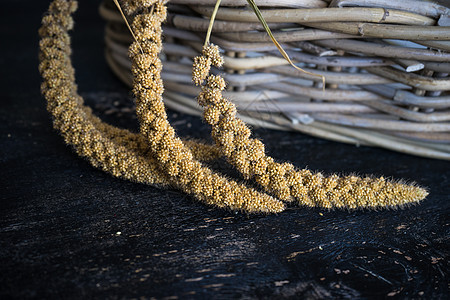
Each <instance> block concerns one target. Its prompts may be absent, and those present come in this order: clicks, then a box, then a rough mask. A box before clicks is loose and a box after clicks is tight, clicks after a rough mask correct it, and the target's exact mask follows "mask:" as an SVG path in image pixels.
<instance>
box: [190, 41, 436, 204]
mask: <svg viewBox="0 0 450 300" xmlns="http://www.w3.org/2000/svg"><path fill="white" fill-rule="evenodd" d="M222 63H223V58H222V57H221V56H220V53H219V49H218V47H217V46H214V45H207V46H205V47H204V48H203V53H202V56H199V57H196V58H195V59H194V65H193V71H192V81H193V82H194V83H195V84H196V85H202V92H201V93H200V95H199V97H198V102H199V104H200V105H201V106H203V107H204V119H205V120H206V122H207V123H208V124H210V125H211V126H212V133H211V134H212V137H213V139H214V141H215V142H216V145H217V146H218V147H219V149H220V151H221V152H222V154H223V155H224V156H225V157H226V158H227V159H228V161H229V162H230V163H231V164H232V165H233V166H234V167H236V169H237V170H239V172H241V174H242V175H243V176H244V177H245V178H248V179H250V178H254V179H255V180H256V182H257V183H258V184H259V185H260V186H261V187H263V188H264V189H265V190H266V191H267V192H270V193H271V194H274V195H275V196H276V197H278V198H279V199H282V200H285V201H290V200H294V199H295V200H296V201H297V202H298V203H299V204H301V205H306V206H318V207H326V208H335V207H337V208H340V207H344V208H365V207H372V208H375V207H393V206H402V205H405V204H409V203H414V202H418V201H420V200H422V199H424V198H425V197H426V196H427V195H428V192H427V191H426V190H425V189H423V188H420V187H417V186H414V185H407V184H403V183H400V182H392V181H387V180H385V179H384V178H383V177H381V178H372V177H365V178H361V177H357V176H353V175H350V176H344V177H339V176H337V175H331V176H329V177H324V176H323V175H322V174H321V173H312V172H311V171H309V170H307V169H303V170H297V169H295V167H294V166H293V165H292V164H289V163H277V162H275V161H274V159H273V158H271V157H270V156H267V155H266V154H265V150H264V144H263V143H262V142H261V141H259V140H257V139H252V138H250V135H251V131H250V129H249V128H248V127H247V126H246V124H245V123H244V122H243V121H242V120H240V119H239V118H237V117H236V107H235V105H234V104H233V103H232V102H231V101H229V100H227V99H225V98H224V97H223V96H222V91H223V90H224V89H225V85H226V84H225V81H224V79H223V78H222V77H221V76H215V75H210V74H209V71H210V68H211V65H214V66H216V67H220V66H221V65H222Z"/></svg>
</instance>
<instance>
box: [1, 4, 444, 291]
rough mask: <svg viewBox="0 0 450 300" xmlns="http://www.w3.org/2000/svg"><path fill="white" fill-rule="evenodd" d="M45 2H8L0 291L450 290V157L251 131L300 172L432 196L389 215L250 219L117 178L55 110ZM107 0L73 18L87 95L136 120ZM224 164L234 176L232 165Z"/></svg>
mask: <svg viewBox="0 0 450 300" xmlns="http://www.w3.org/2000/svg"><path fill="white" fill-rule="evenodd" d="M48 4H49V1H20V0H4V1H2V5H1V13H0V14H1V18H0V22H1V26H0V30H1V39H2V46H1V48H0V49H1V50H0V51H1V55H0V64H1V70H2V78H1V81H0V91H1V95H2V97H1V100H0V101H1V102H0V103H1V110H0V129H1V131H0V133H1V135H0V146H1V147H0V150H1V152H0V153H1V157H0V178H1V184H0V189H1V190H0V192H1V194H0V195H1V207H0V298H105V297H107V298H122V297H124V298H133V297H141V296H145V297H148V298H151V297H156V298H168V299H174V298H176V297H178V298H181V299H189V298H196V299H203V298H204V299H211V298H215V299H221V298H271V299H272V298H275V299H277V298H313V299H315V298H331V297H335V298H345V297H348V298H353V299H356V298H385V297H386V298H390V297H393V298H424V299H430V298H435V299H436V298H445V296H446V295H448V294H447V292H448V267H449V266H448V253H449V240H448V237H449V222H450V221H449V218H448V216H449V192H450V188H449V186H450V178H449V177H450V168H449V167H450V164H449V162H447V161H439V160H432V159H425V158H419V157H413V156H410V155H405V154H400V153H395V152H390V151H387V150H383V149H376V148H370V147H355V146H352V145H345V144H339V143H334V142H330V141H325V140H321V139H317V138H313V137H309V136H305V135H302V134H299V133H290V132H276V131H271V130H267V129H255V130H254V132H255V135H256V136H258V137H260V138H261V139H262V140H263V141H264V142H265V144H266V149H267V151H268V152H269V153H270V154H271V155H272V156H274V157H275V158H277V159H280V160H287V161H290V162H292V163H294V164H295V165H297V166H298V167H306V166H307V167H309V168H311V169H313V170H321V171H323V172H324V173H333V172H337V173H350V172H356V173H358V174H375V175H384V176H387V177H393V178H403V179H406V180H408V181H414V182H417V183H418V184H420V185H422V186H425V187H427V188H429V190H430V195H429V196H428V198H427V199H426V200H425V201H423V202H422V203H421V204H420V205H416V206H413V207H409V208H406V209H399V210H382V211H367V210H360V211H351V212H349V211H343V210H335V211H327V210H320V209H306V208H298V207H291V208H289V209H288V210H287V211H285V212H283V213H280V214H278V215H268V216H266V215H246V214H243V213H235V212H230V211H227V210H220V209H215V208H211V207H208V206H205V205H203V204H201V203H198V202H197V201H195V199H193V198H191V197H189V196H186V195H184V194H182V193H180V192H178V191H175V190H161V189H158V188H154V187H151V186H145V185H142V184H135V183H131V182H127V181H123V180H119V179H116V178H113V177H111V176H110V175H108V174H105V173H102V172H101V171H98V170H96V169H94V168H93V167H91V166H90V165H89V164H88V163H87V162H86V161H85V160H83V159H82V158H79V157H78V156H77V155H76V154H75V153H74V152H73V151H72V150H71V148H70V147H68V146H66V145H65V144H64V142H63V140H62V138H61V137H60V136H59V135H58V134H57V132H55V131H54V130H53V129H52V125H51V118H50V117H49V115H48V113H47V112H46V111H45V105H46V104H45V100H44V99H43V98H42V97H41V96H40V92H39V84H40V78H39V73H38V70H37V65H38V59H37V53H38V36H37V30H38V27H39V26H40V18H41V17H42V15H43V13H44V12H45V10H46V8H47V6H48ZM99 4H100V2H99V1H80V5H79V6H80V7H79V10H78V12H77V13H76V14H75V21H76V27H75V30H74V32H73V49H74V54H73V60H74V65H75V67H76V70H77V81H78V84H79V91H80V93H81V95H82V96H83V97H84V98H85V100H86V102H87V103H88V104H90V105H91V106H92V107H93V108H94V110H95V111H96V112H97V113H98V114H99V115H101V116H102V117H104V119H105V120H107V121H109V122H111V123H114V124H116V125H119V126H122V127H128V128H132V129H133V128H134V129H135V128H136V119H135V118H134V117H133V113H131V112H129V111H128V110H127V107H129V106H131V100H129V99H130V97H129V91H128V89H127V88H126V87H125V86H124V85H123V84H122V83H121V82H119V81H118V80H117V79H116V78H115V77H114V75H113V74H112V73H111V72H110V70H109V68H108V67H107V65H106V63H105V60H104V56H103V51H104V45H103V26H104V24H103V21H102V20H101V18H100V17H99V15H98V12H97V9H98V6H99ZM124 108H125V109H124ZM169 116H170V119H171V122H172V123H173V124H174V126H175V127H176V129H177V132H178V133H179V134H180V135H182V136H189V137H196V138H202V139H205V140H208V139H209V128H208V126H207V125H205V124H204V123H203V122H202V121H201V120H200V119H198V118H195V117H191V116H187V115H183V114H180V113H176V112H174V111H169ZM215 167H216V168H218V169H220V170H222V171H224V172H226V173H228V174H230V175H235V173H234V172H233V171H232V170H231V168H230V167H229V166H228V165H227V164H226V163H224V162H223V161H221V162H218V163H217V164H215Z"/></svg>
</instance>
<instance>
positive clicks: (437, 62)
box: [100, 0, 450, 159]
mask: <svg viewBox="0 0 450 300" xmlns="http://www.w3.org/2000/svg"><path fill="white" fill-rule="evenodd" d="M215 2H216V1H215V0H201V1H189V0H174V1H170V2H169V5H168V7H169V16H168V20H167V22H166V23H165V26H164V28H163V29H164V50H163V52H164V54H163V60H164V61H163V64H164V70H163V74H162V77H163V80H164V85H165V90H166V91H165V94H164V100H165V103H166V105H167V106H168V107H170V108H172V109H175V110H178V111H182V112H185V113H189V114H194V115H201V113H202V112H201V109H200V107H199V106H198V105H197V103H196V96H197V95H198V93H199V91H200V90H199V88H197V87H194V85H193V84H192V82H191V68H192V59H193V57H194V56H197V55H199V53H200V52H201V47H202V45H203V42H204V39H205V36H206V30H207V27H208V24H209V16H210V15H211V13H212V11H213V6H214V4H215ZM256 3H257V4H258V6H259V8H260V9H261V11H262V14H263V16H264V17H265V19H266V21H267V22H268V24H269V27H270V28H271V29H272V32H273V33H274V36H275V37H276V39H277V40H278V41H279V42H280V43H281V44H282V46H283V48H284V49H285V50H286V52H287V53H288V54H289V56H290V57H291V59H292V60H293V61H294V62H295V63H296V64H297V65H298V66H299V67H301V68H303V69H305V70H307V71H309V72H313V73H316V74H320V75H324V76H325V78H326V87H325V90H324V91H323V89H322V79H321V78H320V77H317V76H311V75H308V74H306V73H302V72H299V71H297V70H295V69H294V68H293V67H291V66H290V65H289V64H288V62H287V61H286V60H285V59H283V58H282V57H281V56H280V54H279V53H278V51H277V49H276V47H275V46H274V44H273V43H272V42H271V40H270V38H269V36H268V35H267V33H266V32H265V31H264V29H263V27H262V25H261V24H260V23H259V22H258V20H257V18H256V17H255V15H254V13H253V11H252V10H251V9H250V8H249V7H248V5H247V2H246V1H245V0H223V1H222V3H221V7H220V9H219V11H218V14H217V17H216V21H215V23H214V27H213V31H212V37H211V41H212V42H213V43H214V44H217V45H219V46H220V48H221V49H223V51H224V56H225V65H224V69H223V70H214V71H213V72H216V73H221V74H223V75H224V77H225V79H226V81H227V82H228V87H227V92H226V96H227V97H228V98H229V99H231V100H232V101H233V102H234V103H235V104H236V105H237V107H238V110H239V114H240V117H241V118H242V119H243V120H244V121H246V122H247V123H250V124H253V125H255V126H264V127H268V128H275V129H280V130H297V131H300V132H303V133H306V134H310V135H314V136H318V137H322V138H326V139H330V140H335V141H340V142H345V143H353V144H362V145H372V146H378V147H384V148H388V149H391V150H395V151H401V152H405V153H410V154H414V155H418V156H425V157H432V158H439V159H450V92H449V91H450V77H449V73H450V27H449V26H450V16H449V15H450V8H448V7H446V6H443V5H439V4H436V3H432V2H428V1H417V0H409V1H404V0H338V1H336V0H335V1H323V0H295V1H294V0H277V1H274V0H260V1H256ZM100 13H101V15H102V17H103V18H104V19H105V20H106V22H107V25H106V31H105V40H106V48H107V49H106V58H107V61H108V63H109V65H110V66H111V68H112V70H113V71H114V72H115V73H116V74H117V75H118V76H119V77H120V78H121V79H122V80H123V81H124V82H125V83H127V84H129V85H131V84H132V79H131V72H130V66H131V64H130V61H129V60H128V57H127V48H128V45H129V44H130V43H131V42H132V36H131V34H130V32H129V30H128V29H127V27H126V26H125V23H124V22H123V19H122V17H121V15H120V13H119V12H118V10H117V8H116V7H115V5H114V4H113V2H112V1H111V0H108V1H106V0H105V2H103V3H102V5H101V7H100Z"/></svg>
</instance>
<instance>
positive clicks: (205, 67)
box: [192, 56, 211, 86]
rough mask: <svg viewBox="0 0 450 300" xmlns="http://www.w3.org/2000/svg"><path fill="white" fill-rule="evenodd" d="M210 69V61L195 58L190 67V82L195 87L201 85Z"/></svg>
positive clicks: (203, 58) (202, 57)
mask: <svg viewBox="0 0 450 300" xmlns="http://www.w3.org/2000/svg"><path fill="white" fill-rule="evenodd" d="M210 69H211V60H210V59H209V58H207V57H204V56H197V57H195V58H194V64H193V67H192V81H193V82H194V84H195V85H197V86H199V85H202V84H203V81H205V79H206V77H207V76H208V74H209V70H210Z"/></svg>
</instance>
